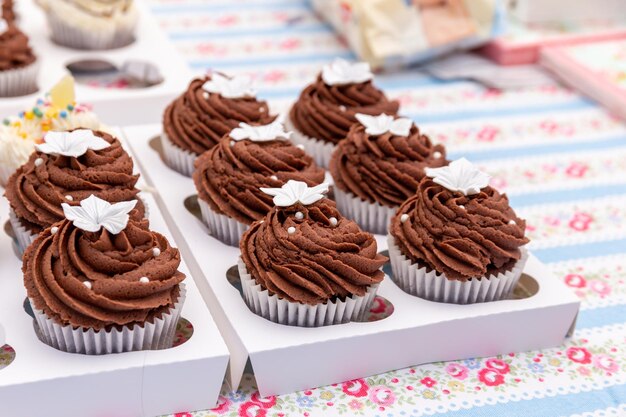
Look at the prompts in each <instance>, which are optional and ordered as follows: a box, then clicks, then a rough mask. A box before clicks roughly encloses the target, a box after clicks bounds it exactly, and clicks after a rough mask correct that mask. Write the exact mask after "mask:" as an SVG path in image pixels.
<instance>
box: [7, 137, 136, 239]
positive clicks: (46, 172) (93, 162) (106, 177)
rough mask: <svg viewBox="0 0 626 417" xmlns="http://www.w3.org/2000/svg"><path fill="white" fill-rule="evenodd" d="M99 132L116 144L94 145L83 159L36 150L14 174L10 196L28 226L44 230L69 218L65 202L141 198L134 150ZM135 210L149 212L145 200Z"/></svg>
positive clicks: (11, 179) (14, 209) (9, 187)
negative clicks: (132, 154)
mask: <svg viewBox="0 0 626 417" xmlns="http://www.w3.org/2000/svg"><path fill="white" fill-rule="evenodd" d="M94 134H95V135H96V136H99V137H101V138H103V139H104V140H106V141H107V142H109V143H110V144H111V146H109V147H108V148H104V149H102V150H100V151H94V150H91V149H90V150H88V151H87V152H86V153H85V154H84V155H82V156H80V157H78V158H74V157H68V156H63V155H48V154H46V153H43V152H38V151H35V152H34V153H33V154H31V156H30V158H29V159H28V161H27V162H26V163H25V164H24V165H22V166H21V167H20V168H18V170H17V171H16V172H15V173H14V174H13V175H12V176H11V177H10V178H9V181H8V182H7V186H6V190H5V195H6V197H7V199H8V200H9V203H10V205H11V208H12V209H13V211H15V214H16V215H17V216H18V218H19V219H20V220H21V222H22V224H23V225H24V226H25V227H27V228H29V229H30V230H32V231H34V232H37V233H38V232H40V231H41V230H42V229H43V228H46V227H48V226H50V225H51V224H53V223H56V222H58V221H59V220H62V219H64V218H65V216H64V215H63V209H62V208H61V204H62V203H68V204H70V205H79V204H80V201H81V200H84V199H85V198H87V197H89V196H90V195H92V194H94V195H95V196H96V197H99V198H101V199H103V200H106V201H108V202H110V203H117V202H120V201H130V200H133V199H136V198H137V194H138V193H139V190H138V189H137V188H135V184H136V183H137V180H138V179H139V175H138V174H137V175H133V160H132V159H131V157H130V155H128V153H126V151H125V150H124V149H123V148H122V144H121V143H120V141H119V140H118V139H117V138H114V137H113V136H111V135H109V134H108V133H105V132H101V131H94ZM38 159H41V163H39V162H36V161H37V160H38ZM67 196H70V197H71V199H68V198H67ZM133 213H134V216H136V217H137V218H139V219H140V218H142V217H143V215H144V206H143V203H142V201H141V200H138V202H137V206H136V207H135V210H134V211H133Z"/></svg>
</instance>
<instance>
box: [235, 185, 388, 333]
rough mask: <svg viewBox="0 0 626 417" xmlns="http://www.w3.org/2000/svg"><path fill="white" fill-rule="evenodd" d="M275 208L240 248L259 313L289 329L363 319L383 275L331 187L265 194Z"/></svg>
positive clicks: (250, 299) (242, 270) (248, 291)
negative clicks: (329, 194) (330, 192)
mask: <svg viewBox="0 0 626 417" xmlns="http://www.w3.org/2000/svg"><path fill="white" fill-rule="evenodd" d="M263 191H264V192H265V193H268V194H269V195H272V196H274V204H275V207H274V208H272V209H271V210H270V212H269V213H268V214H267V216H265V218H264V219H262V220H259V221H257V222H255V223H253V224H252V226H251V227H250V229H249V230H248V231H247V232H246V233H244V235H243V237H242V238H241V242H240V245H239V247H240V249H241V258H240V260H239V263H238V268H239V277H240V279H241V285H242V288H243V293H244V299H245V301H246V304H247V305H248V307H249V308H250V310H252V312H254V313H255V314H257V315H259V316H262V317H265V318H266V319H268V320H270V321H273V322H276V323H280V324H286V325H290V326H301V327H316V326H327V325H331V324H339V323H346V322H349V321H355V320H362V319H363V317H364V315H365V313H366V312H367V311H369V308H370V307H371V304H372V301H373V300H374V297H375V295H376V290H377V289H378V285H379V284H380V282H381V281H382V280H383V279H384V277H385V274H384V273H383V271H382V270H381V267H382V266H383V264H385V262H387V258H386V257H385V256H382V255H380V254H378V252H377V250H378V249H377V245H376V239H374V236H373V235H372V234H370V233H367V232H364V231H362V230H361V229H360V228H359V226H358V225H357V224H356V223H355V222H353V221H352V220H349V219H347V218H345V217H343V216H342V215H341V213H339V211H338V210H337V208H336V207H335V203H334V202H333V201H331V200H329V199H327V198H324V194H325V193H326V192H327V191H328V184H321V185H317V186H315V187H308V186H307V185H306V183H303V182H299V181H288V182H287V183H286V184H285V185H283V186H282V187H281V188H264V189H263Z"/></svg>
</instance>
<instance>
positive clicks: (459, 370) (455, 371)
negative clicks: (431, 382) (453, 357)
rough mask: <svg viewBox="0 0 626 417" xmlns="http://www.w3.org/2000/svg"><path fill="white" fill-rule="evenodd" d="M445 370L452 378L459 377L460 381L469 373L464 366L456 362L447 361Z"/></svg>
mask: <svg viewBox="0 0 626 417" xmlns="http://www.w3.org/2000/svg"><path fill="white" fill-rule="evenodd" d="M446 372H447V373H448V375H450V376H451V377H452V378H456V379H460V380H461V381H462V380H464V379H465V378H467V376H468V374H469V370H468V369H467V368H466V367H465V366H463V365H461V364H458V363H449V364H448V365H447V366H446Z"/></svg>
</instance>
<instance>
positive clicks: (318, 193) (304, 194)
mask: <svg viewBox="0 0 626 417" xmlns="http://www.w3.org/2000/svg"><path fill="white" fill-rule="evenodd" d="M261 191H263V192H264V193H265V194H269V195H271V196H274V204H275V205H277V206H279V207H289V206H292V205H294V204H296V203H298V202H300V203H302V204H304V205H305V206H306V205H309V204H313V203H315V202H316V201H319V200H321V199H322V198H324V194H326V193H327V192H328V183H322V184H319V185H316V186H315V187H309V186H308V185H306V182H302V181H295V180H289V181H287V183H286V184H284V185H283V186H282V187H280V188H261Z"/></svg>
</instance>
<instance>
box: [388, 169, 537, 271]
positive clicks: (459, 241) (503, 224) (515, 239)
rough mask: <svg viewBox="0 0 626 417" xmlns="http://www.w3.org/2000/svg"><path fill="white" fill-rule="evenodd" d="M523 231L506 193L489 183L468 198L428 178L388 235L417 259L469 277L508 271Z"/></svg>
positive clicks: (521, 242)
mask: <svg viewBox="0 0 626 417" xmlns="http://www.w3.org/2000/svg"><path fill="white" fill-rule="evenodd" d="M404 215H406V216H407V217H405V219H406V220H405V221H404V222H403V221H402V216H404ZM525 229H526V221H524V220H522V219H520V218H519V217H517V215H516V214H515V212H514V211H513V209H512V208H511V207H510V206H509V199H508V198H507V196H506V194H500V193H498V191H496V190H495V189H494V188H492V187H491V186H487V187H485V188H483V189H482V190H481V192H480V193H479V194H474V195H469V196H465V195H463V194H462V193H459V192H452V191H450V190H448V189H447V188H444V187H443V186H441V185H439V184H436V183H435V182H434V181H433V180H432V179H431V178H429V177H424V178H423V179H422V180H421V181H420V183H419V187H418V190H417V193H416V194H415V195H414V196H413V197H411V198H409V199H408V200H407V201H405V202H404V204H402V206H400V208H399V209H398V212H397V213H396V215H395V216H394V217H393V218H392V219H391V226H390V233H391V235H392V236H393V237H394V238H395V243H396V244H397V245H398V246H399V248H400V250H401V252H402V254H404V255H405V256H406V257H407V258H409V259H411V260H412V261H413V262H415V263H418V264H419V265H421V266H425V267H426V268H428V270H433V269H434V270H435V271H437V272H439V273H444V274H445V275H446V276H447V277H448V279H456V280H460V281H467V280H469V279H472V278H480V277H483V276H489V275H497V274H499V273H501V272H506V271H509V270H510V269H511V268H512V267H513V266H514V264H515V263H516V262H517V261H518V260H519V259H520V257H521V252H520V249H519V248H520V246H522V245H525V244H526V243H528V239H527V238H526V237H524V231H525Z"/></svg>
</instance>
